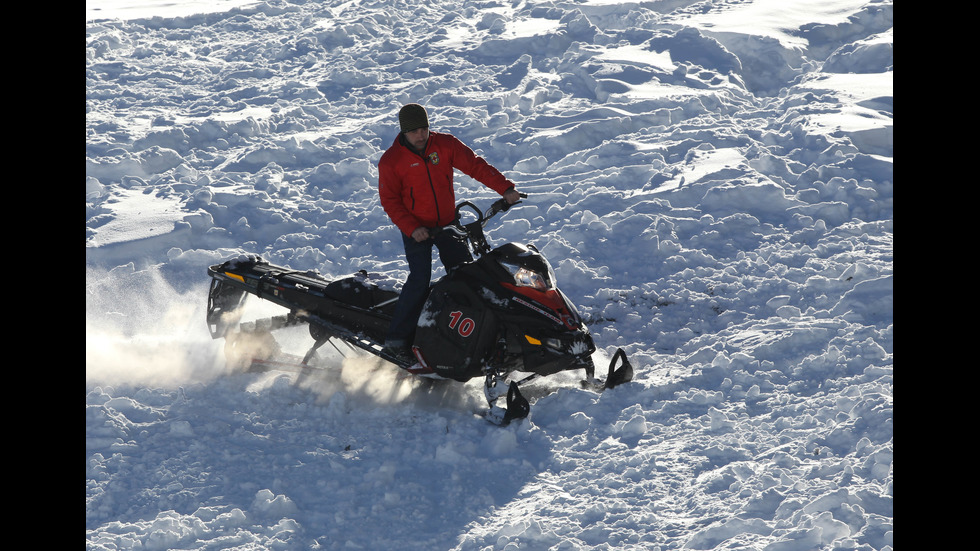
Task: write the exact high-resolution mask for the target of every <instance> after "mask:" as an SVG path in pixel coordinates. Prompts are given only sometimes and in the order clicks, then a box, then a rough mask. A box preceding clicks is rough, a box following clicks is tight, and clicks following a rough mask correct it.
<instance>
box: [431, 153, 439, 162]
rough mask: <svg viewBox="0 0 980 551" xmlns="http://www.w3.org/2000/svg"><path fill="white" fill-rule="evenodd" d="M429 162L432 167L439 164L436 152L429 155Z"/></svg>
mask: <svg viewBox="0 0 980 551" xmlns="http://www.w3.org/2000/svg"><path fill="white" fill-rule="evenodd" d="M429 162H430V163H432V164H434V165H437V164H439V153H438V152H437V151H433V152H432V153H429Z"/></svg>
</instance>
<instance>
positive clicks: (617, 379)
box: [207, 194, 633, 425]
mask: <svg viewBox="0 0 980 551" xmlns="http://www.w3.org/2000/svg"><path fill="white" fill-rule="evenodd" d="M521 196H522V197H523V198H526V197H527V195H526V194H521ZM514 204H515V205H516V204H520V202H517V203H514ZM512 206H513V205H510V204H508V203H507V202H506V201H505V200H504V199H500V200H498V201H496V202H495V203H493V204H492V205H491V206H490V208H489V209H487V211H486V212H482V211H481V210H480V209H479V208H477V207H476V205H474V204H473V203H470V202H468V201H464V202H462V203H460V204H458V205H457V206H456V217H455V220H454V221H453V222H452V223H451V224H449V225H447V226H443V227H440V228H432V229H431V230H430V231H431V232H432V233H435V232H450V235H451V236H452V237H453V238H454V239H457V240H460V241H462V242H464V243H465V244H466V245H467V247H468V248H469V250H470V252H471V253H472V255H473V257H474V260H473V261H470V262H466V263H464V264H462V265H460V266H458V267H456V268H454V269H452V270H449V271H448V273H447V274H446V275H445V276H444V277H442V278H440V279H439V280H437V281H436V282H435V283H434V284H432V285H431V286H430V287H429V295H428V297H427V300H426V302H425V306H424V307H423V310H422V314H421V316H420V317H419V321H418V324H417V328H416V335H415V340H414V343H413V346H412V352H413V354H414V361H411V360H401V361H399V360H396V359H393V358H389V357H388V356H387V355H386V354H385V355H382V347H383V345H384V339H385V334H386V332H387V330H388V325H389V323H390V321H391V316H392V313H393V310H394V307H395V303H396V301H397V300H398V292H397V291H396V290H394V288H393V287H392V288H383V287H382V286H379V285H378V283H377V281H378V279H379V278H378V277H377V274H374V275H372V274H369V273H367V272H366V271H363V270H362V271H360V272H358V273H356V274H354V275H351V276H349V277H344V278H341V279H335V280H328V279H326V278H324V277H322V276H321V275H320V274H318V273H317V272H315V271H306V272H300V271H297V270H292V269H290V268H288V267H283V266H276V265H273V264H270V263H268V262H266V261H264V260H262V259H261V258H260V257H256V256H242V257H238V258H235V259H231V260H228V261H226V262H224V263H222V264H218V265H214V266H211V267H209V268H208V275H210V276H211V278H212V279H211V286H210V289H209V291H208V309H207V323H208V328H209V331H210V332H211V337H212V338H213V339H219V338H224V339H225V352H226V355H228V356H229V357H231V356H236V357H241V356H243V355H245V356H248V355H250V354H251V355H253V359H254V360H255V361H262V360H263V358H262V357H261V356H262V354H261V353H258V352H256V350H254V349H252V348H249V347H248V346H245V345H244V344H242V343H245V342H248V343H250V345H249V346H254V345H255V343H257V342H258V343H265V344H266V345H268V346H265V348H266V349H277V346H276V344H275V342H274V339H272V338H271V332H272V331H274V330H276V329H280V328H283V327H289V326H293V325H299V324H304V323H305V324H308V325H309V333H310V336H311V337H312V338H313V341H314V342H313V345H312V346H311V347H310V349H309V351H307V353H306V355H305V356H304V357H303V358H302V360H300V361H299V364H300V365H303V366H306V365H309V362H310V361H311V360H312V359H314V358H315V356H316V351H317V350H318V349H319V348H320V347H321V346H322V345H323V344H324V343H326V342H328V341H330V342H331V343H332V345H333V346H334V347H335V348H337V349H338V350H340V349H339V348H338V347H337V344H336V343H334V342H333V341H340V342H341V343H346V345H347V346H348V347H349V348H350V349H351V350H356V349H361V350H364V351H367V352H369V353H371V354H373V355H375V356H378V357H380V358H382V359H384V360H387V361H390V362H392V363H396V364H397V365H398V367H400V368H402V369H404V370H406V371H408V372H410V373H412V374H414V375H417V376H420V377H428V378H432V379H448V380H454V381H460V382H466V381H469V380H471V379H474V378H483V381H484V395H485V396H486V399H487V402H488V404H489V409H488V411H487V412H486V414H485V417H486V418H487V419H488V420H489V421H491V422H493V423H495V424H498V425H506V424H508V423H510V422H511V421H512V420H514V419H520V418H524V417H526V416H527V415H528V413H529V411H530V404H529V403H528V401H527V399H526V398H525V397H524V396H523V395H522V394H521V391H520V386H521V385H523V384H526V383H528V382H530V381H532V380H534V379H536V378H538V377H543V376H547V375H552V374H555V373H559V372H562V371H568V370H575V369H584V371H585V379H584V380H582V381H581V385H582V387H584V388H591V389H593V390H596V391H601V390H603V389H607V388H612V387H614V386H616V385H619V384H622V383H624V382H628V381H630V380H632V378H633V367H632V365H631V364H630V362H629V360H628V359H627V358H626V354H625V352H624V351H623V350H622V349H621V348H620V349H618V350H617V351H616V353H615V354H614V355H613V358H612V360H611V361H610V363H609V370H608V374H607V376H606V379H605V380H604V381H603V380H600V379H597V378H596V377H595V364H594V363H593V360H592V353H593V352H595V350H596V346H595V343H594V342H593V339H592V335H591V334H590V332H589V328H588V326H587V325H586V324H585V322H584V321H583V318H582V316H581V315H580V314H579V312H578V311H577V309H576V307H575V305H574V304H573V303H572V301H571V300H569V298H568V297H567V296H565V294H564V293H562V291H561V290H559V289H558V287H557V285H556V283H555V272H554V270H553V269H552V267H551V264H550V263H549V262H548V260H547V259H546V258H545V257H544V256H543V255H542V254H541V253H540V251H538V249H536V248H535V247H534V246H533V245H530V244H528V245H521V244H518V243H506V244H504V245H501V246H499V247H496V248H491V247H490V245H489V244H488V243H487V239H486V235H485V233H484V227H485V226H486V224H487V222H489V221H490V220H491V219H492V218H493V217H494V216H496V215H497V214H498V213H502V212H505V211H507V210H509V209H510V208H511V207H512ZM464 215H465V216H466V217H467V218H471V217H472V216H474V215H475V220H473V221H471V222H467V223H463V222H462V218H463V216H464ZM249 295H255V296H257V297H259V298H261V299H264V300H267V301H271V302H273V303H275V304H278V305H280V306H282V307H284V308H286V309H288V313H287V314H284V315H279V316H273V317H272V318H266V319H261V320H256V321H254V322H246V323H240V320H241V317H242V306H243V304H244V302H245V299H246V298H247V297H248V296H249ZM244 334H251V336H252V337H255V335H261V338H258V339H256V338H250V339H241V338H240V337H241V336H242V335H244ZM266 354H267V355H268V353H266ZM297 358H298V357H297ZM266 359H267V358H266ZM269 361H271V362H273V363H274V362H275V360H269ZM617 366H618V367H617ZM518 373H525V374H529V375H525V376H523V378H520V379H518V380H510V381H508V380H507V379H508V377H511V376H513V375H516V374H518ZM505 394H506V402H505V403H506V407H501V406H500V405H498V403H497V400H498V399H499V398H500V397H502V396H504V395H505Z"/></svg>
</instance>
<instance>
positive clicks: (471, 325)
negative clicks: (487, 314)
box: [449, 311, 476, 337]
mask: <svg viewBox="0 0 980 551" xmlns="http://www.w3.org/2000/svg"><path fill="white" fill-rule="evenodd" d="M449 318H450V319H449V328H450V329H456V330H457V331H458V332H459V334H460V336H463V337H469V336H470V335H472V334H473V330H474V329H476V322H475V321H473V320H472V319H470V318H464V317H463V313H462V312H459V311H456V312H451V313H450V314H449Z"/></svg>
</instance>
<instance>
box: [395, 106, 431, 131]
mask: <svg viewBox="0 0 980 551" xmlns="http://www.w3.org/2000/svg"><path fill="white" fill-rule="evenodd" d="M398 124H400V125H401V128H402V133H405V132H411V131H412V130H416V129H419V128H428V126H429V115H428V114H427V113H426V112H425V107H422V106H421V105H419V104H417V103H409V104H408V105H406V106H404V107H402V108H401V111H399V112H398Z"/></svg>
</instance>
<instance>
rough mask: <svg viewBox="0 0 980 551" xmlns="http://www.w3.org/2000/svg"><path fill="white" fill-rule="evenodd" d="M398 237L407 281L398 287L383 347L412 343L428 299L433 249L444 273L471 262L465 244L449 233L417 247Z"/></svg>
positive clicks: (437, 236)
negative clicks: (401, 243) (402, 248)
mask: <svg viewBox="0 0 980 551" xmlns="http://www.w3.org/2000/svg"><path fill="white" fill-rule="evenodd" d="M401 235H402V241H403V242H404V243H405V258H406V259H407V260H408V279H407V280H406V281H405V284H404V285H403V286H402V291H401V295H400V296H399V297H398V303H397V304H396V305H395V312H394V314H393V315H392V319H391V326H390V327H389V329H388V335H387V338H386V339H385V346H396V347H402V346H410V345H411V344H412V342H413V341H414V340H415V328H416V326H417V324H418V320H419V315H420V314H421V313H422V307H423V306H425V299H426V298H428V296H429V283H430V282H431V280H432V246H433V245H435V246H436V248H437V249H439V259H440V260H442V265H443V266H445V267H446V270H447V271H448V270H450V269H452V268H455V267H456V266H459V265H460V264H462V263H464V262H469V261H471V260H473V256H472V255H470V251H469V248H468V247H467V246H466V244H465V243H463V242H461V241H457V240H455V239H453V238H452V234H450V233H449V232H439V233H438V234H436V237H435V238H433V239H427V240H425V241H423V242H421V243H419V242H418V241H416V240H414V239H412V238H411V237H409V236H407V235H405V234H404V233H402V234H401Z"/></svg>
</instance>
